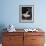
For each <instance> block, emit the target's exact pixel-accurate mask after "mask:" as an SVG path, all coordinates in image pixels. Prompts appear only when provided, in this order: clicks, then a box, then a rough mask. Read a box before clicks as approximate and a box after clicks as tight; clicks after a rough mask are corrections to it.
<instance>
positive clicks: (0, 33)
mask: <svg viewBox="0 0 46 46" xmlns="http://www.w3.org/2000/svg"><path fill="white" fill-rule="evenodd" d="M4 28H6V26H5V25H4V24H0V43H2V36H3V32H5V31H6V29H5V30H4Z"/></svg>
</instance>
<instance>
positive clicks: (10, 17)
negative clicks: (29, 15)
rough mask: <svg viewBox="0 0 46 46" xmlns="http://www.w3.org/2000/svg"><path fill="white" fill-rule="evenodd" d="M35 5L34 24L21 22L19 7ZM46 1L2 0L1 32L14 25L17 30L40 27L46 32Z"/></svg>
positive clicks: (0, 0)
mask: <svg viewBox="0 0 46 46" xmlns="http://www.w3.org/2000/svg"><path fill="white" fill-rule="evenodd" d="M32 4H33V5H34V23H20V22H19V5H32ZM45 4H46V0H0V31H1V29H2V27H3V28H4V27H6V26H7V25H9V24H13V25H14V26H15V27H16V28H20V29H21V28H36V27H40V28H42V29H43V30H44V31H45V32H46V5H45Z"/></svg>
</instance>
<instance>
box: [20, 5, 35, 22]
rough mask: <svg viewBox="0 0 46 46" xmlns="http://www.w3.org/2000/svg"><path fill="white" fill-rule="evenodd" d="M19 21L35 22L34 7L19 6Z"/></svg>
mask: <svg viewBox="0 0 46 46" xmlns="http://www.w3.org/2000/svg"><path fill="white" fill-rule="evenodd" d="M19 21H20V22H24V23H28V22H34V5H20V6H19Z"/></svg>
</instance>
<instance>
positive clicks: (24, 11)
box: [22, 7, 32, 20]
mask: <svg viewBox="0 0 46 46" xmlns="http://www.w3.org/2000/svg"><path fill="white" fill-rule="evenodd" d="M27 11H29V12H28V15H30V17H24V16H23V14H24V13H26V12H27ZM22 19H23V20H32V7H22Z"/></svg>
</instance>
